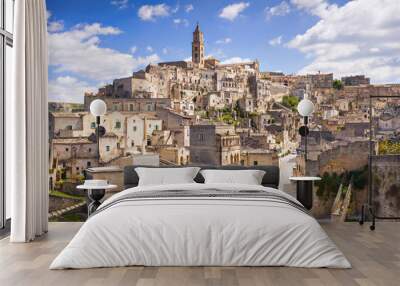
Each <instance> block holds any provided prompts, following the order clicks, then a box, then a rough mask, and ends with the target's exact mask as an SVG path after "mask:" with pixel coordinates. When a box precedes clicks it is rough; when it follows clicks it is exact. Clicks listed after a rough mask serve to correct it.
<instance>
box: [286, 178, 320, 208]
mask: <svg viewBox="0 0 400 286" xmlns="http://www.w3.org/2000/svg"><path fill="white" fill-rule="evenodd" d="M289 180H291V181H295V182H296V196H297V200H298V201H299V202H300V203H302V204H303V206H304V207H305V208H306V209H308V210H310V209H312V206H313V184H314V181H320V180H321V178H320V177H290V178H289Z"/></svg>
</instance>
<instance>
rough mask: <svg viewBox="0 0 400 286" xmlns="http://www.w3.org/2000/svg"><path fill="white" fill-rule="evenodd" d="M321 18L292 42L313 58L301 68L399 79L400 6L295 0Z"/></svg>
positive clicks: (375, 0) (367, 0) (378, 1)
mask: <svg viewBox="0 0 400 286" xmlns="http://www.w3.org/2000/svg"><path fill="white" fill-rule="evenodd" d="M292 3H293V4H295V5H297V7H298V8H300V9H305V10H306V11H307V12H309V13H311V14H313V15H316V16H318V17H319V18H320V20H319V21H318V22H317V23H316V24H315V25H314V26H312V27H311V28H310V29H308V30H307V31H306V32H305V33H304V34H301V35H297V36H296V37H295V38H294V39H292V40H291V41H290V42H289V44H288V46H289V47H291V48H295V49H298V50H299V51H301V52H303V53H304V54H306V56H307V57H308V58H310V59H311V63H310V64H308V65H306V66H305V67H304V68H302V69H301V70H300V72H301V73H311V72H317V71H322V72H334V73H335V76H337V77H339V76H343V75H349V74H366V75H367V76H369V77H371V79H372V80H373V81H374V82H399V78H400V56H399V54H400V53H399V51H400V43H399V38H398V35H399V34H400V5H399V3H398V1H391V0H354V1H350V2H348V3H346V4H345V5H343V6H340V7H338V6H336V5H329V3H328V2H327V1H322V0H292Z"/></svg>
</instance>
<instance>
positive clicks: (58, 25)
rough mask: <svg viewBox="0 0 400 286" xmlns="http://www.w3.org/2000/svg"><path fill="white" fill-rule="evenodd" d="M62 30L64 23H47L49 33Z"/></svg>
mask: <svg viewBox="0 0 400 286" xmlns="http://www.w3.org/2000/svg"><path fill="white" fill-rule="evenodd" d="M62 30H64V22H63V21H49V22H48V23H47V31H49V32H59V31H62Z"/></svg>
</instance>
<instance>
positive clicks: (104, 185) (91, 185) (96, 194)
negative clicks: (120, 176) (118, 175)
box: [76, 180, 117, 217]
mask: <svg viewBox="0 0 400 286" xmlns="http://www.w3.org/2000/svg"><path fill="white" fill-rule="evenodd" d="M116 187H117V185H110V184H108V182H107V181H106V180H85V183H84V184H83V185H79V186H77V187H76V188H77V189H80V190H86V191H87V194H88V197H89V200H90V203H89V204H88V217H89V216H90V215H91V214H92V213H94V212H95V211H96V210H97V208H98V207H99V206H100V205H101V202H100V200H101V199H102V198H103V197H104V195H105V193H106V190H110V189H115V188H116Z"/></svg>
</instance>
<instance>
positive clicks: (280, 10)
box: [265, 1, 290, 20]
mask: <svg viewBox="0 0 400 286" xmlns="http://www.w3.org/2000/svg"><path fill="white" fill-rule="evenodd" d="M289 13H290V6H289V4H288V3H287V2H286V1H282V2H281V3H280V4H278V5H276V6H273V7H267V8H265V14H266V18H267V19H268V20H269V19H271V18H272V17H274V16H285V15H287V14H289Z"/></svg>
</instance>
